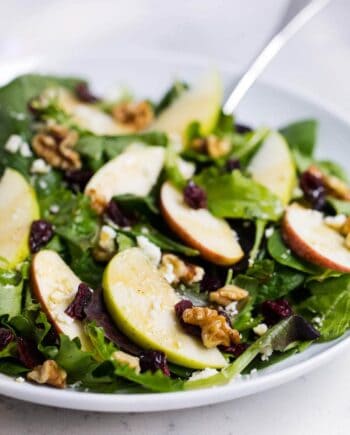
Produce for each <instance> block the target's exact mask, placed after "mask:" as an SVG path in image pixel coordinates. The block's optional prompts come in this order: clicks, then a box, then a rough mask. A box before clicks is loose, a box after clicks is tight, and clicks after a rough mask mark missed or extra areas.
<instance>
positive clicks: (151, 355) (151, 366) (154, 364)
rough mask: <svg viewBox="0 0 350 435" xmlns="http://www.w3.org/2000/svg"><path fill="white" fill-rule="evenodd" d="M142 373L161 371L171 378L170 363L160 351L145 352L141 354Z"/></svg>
mask: <svg viewBox="0 0 350 435" xmlns="http://www.w3.org/2000/svg"><path fill="white" fill-rule="evenodd" d="M140 367H141V372H146V371H148V370H150V371H151V372H155V371H157V370H161V371H162V372H163V373H164V374H165V376H170V370H169V367H168V362H167V359H166V356H165V353H164V352H161V351H158V350H145V351H143V352H142V353H141V354H140Z"/></svg>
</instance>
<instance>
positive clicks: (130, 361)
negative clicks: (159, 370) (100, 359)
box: [112, 350, 141, 373]
mask: <svg viewBox="0 0 350 435" xmlns="http://www.w3.org/2000/svg"><path fill="white" fill-rule="evenodd" d="M112 358H113V359H114V360H115V361H117V362H119V363H120V364H125V365H127V366H129V367H130V368H131V369H134V370H135V371H136V373H140V371H141V367H140V358H138V357H137V356H133V355H130V354H129V353H126V352H122V351H121V350H118V351H117V352H114V353H113V354H112Z"/></svg>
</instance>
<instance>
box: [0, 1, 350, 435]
mask: <svg viewBox="0 0 350 435" xmlns="http://www.w3.org/2000/svg"><path fill="white" fill-rule="evenodd" d="M292 1H296V0H292ZM286 4H287V0H264V1H261V0H245V1H242V0H215V1H210V0H187V1H185V0H178V1H177V2H169V1H165V0H163V1H162V0H138V1H137V0H129V1H128V2H127V3H126V2H122V1H108V0H100V1H99V2H98V1H97V0H96V1H91V0H85V1H82V0H78V1H77V0H76V1H73V0H70V1H67V0H46V1H44V0H2V1H1V3H0V55H1V60H2V61H3V60H5V59H13V58H16V59H20V58H21V57H22V56H25V55H28V54H37V53H38V52H40V53H45V52H46V51H48V50H50V51H51V52H61V51H62V50H65V51H71V52H73V53H74V51H75V50H79V52H81V51H82V50H83V51H85V52H86V55H87V56H88V55H90V54H91V53H93V51H94V50H96V49H98V50H104V51H105V52H106V53H108V52H109V50H118V47H125V46H130V47H146V48H154V47H155V48H162V49H172V50H176V51H184V52H188V53H200V54H204V55H206V56H210V57H213V58H228V59H230V60H233V61H235V62H236V63H237V65H244V64H245V63H246V62H247V61H248V60H249V57H250V55H252V54H253V53H254V51H255V50H256V49H257V48H258V47H259V46H260V45H261V43H262V42H263V41H264V39H265V38H266V37H267V36H268V34H269V32H270V31H271V29H272V28H273V27H274V25H275V24H276V23H277V21H278V19H279V17H280V16H281V14H282V13H283V11H284V10H285V7H286ZM349 22H350V2H349V0H333V2H332V4H331V5H330V6H329V7H328V9H327V10H326V11H324V12H323V13H322V14H321V15H320V16H319V17H317V18H316V19H315V20H314V21H313V22H312V23H310V24H309V25H308V27H307V28H305V29H304V30H303V31H302V32H301V33H300V34H299V35H297V36H296V37H295V39H294V40H293V41H291V42H290V44H289V45H288V47H286V48H285V50H284V51H283V52H282V53H281V54H280V56H279V57H278V59H277V60H275V62H274V63H273V64H272V65H271V67H270V68H269V69H268V71H267V72H266V77H267V78H268V79H269V80H273V81H275V82H278V83H280V84H283V85H284V86H288V87H290V88H292V89H298V90H303V91H305V92H308V93H309V94H311V95H315V96H317V97H318V98H319V99H321V100H323V101H325V102H326V103H327V102H328V103H330V104H331V105H332V106H335V107H338V108H340V109H342V110H343V111H344V112H345V113H347V114H348V115H349V116H350V92H349V84H348V82H349V75H350V74H349V73H350V27H349ZM82 40H84V45H83V46H82V45H81V41H82ZM349 363H350V349H349V350H348V351H347V352H345V353H344V354H343V355H341V356H340V357H338V358H337V359H336V360H334V361H333V362H332V363H331V364H329V365H328V366H326V367H323V368H321V369H318V370H316V371H315V372H313V373H310V374H308V375H307V376H305V377H303V378H301V379H299V380H296V381H294V382H291V383H289V384H286V385H283V386H281V387H278V388H275V389H273V390H270V391H268V392H265V393H261V394H258V395H255V396H252V397H247V398H244V399H240V400H235V401H232V402H228V403H226V404H220V405H215V406H209V407H204V408H198V409H193V410H186V411H176V412H175V411H174V412H164V413H161V414H148V415H146V414H140V415H132V414H119V415H113V414H111V415H103V414H95V413H85V412H75V411H65V410H59V409H53V408H45V407H41V406H36V405H31V404H27V403H22V402H19V401H16V400H11V399H7V398H1V399H0V434H6V435H12V434H16V435H17V434H27V433H28V434H29V433H35V434H37V435H44V434H59V433H70V434H72V435H75V434H97V433H99V434H102V433H103V434H104V433H106V434H111V433H120V434H129V433H130V434H139V435H141V434H168V433H169V434H171V433H174V434H184V435H185V434H196V433H201V434H213V433H219V434H220V435H226V434H240V435H245V434H256V433H259V434H261V435H264V434H269V435H275V434H276V435H277V434H281V433H283V434H285V435H289V434H293V435H295V434H297V435H302V434H307V435H310V434H311V435H313V434H317V435H323V434H324V435H326V434H327V435H338V434H339V435H343V434H344V435H345V434H348V433H350V402H349V400H348V391H349V387H350V372H349Z"/></svg>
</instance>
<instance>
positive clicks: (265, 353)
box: [261, 346, 273, 361]
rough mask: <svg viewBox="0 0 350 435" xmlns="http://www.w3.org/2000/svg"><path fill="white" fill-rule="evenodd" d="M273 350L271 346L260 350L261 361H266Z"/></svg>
mask: <svg viewBox="0 0 350 435" xmlns="http://www.w3.org/2000/svg"><path fill="white" fill-rule="evenodd" d="M272 353H273V350H272V347H271V346H267V347H265V348H264V349H262V350H261V361H268V360H269V358H270V356H271V355H272Z"/></svg>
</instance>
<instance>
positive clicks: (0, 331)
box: [0, 328, 15, 350]
mask: <svg viewBox="0 0 350 435" xmlns="http://www.w3.org/2000/svg"><path fill="white" fill-rule="evenodd" d="M14 338H15V335H14V333H13V332H12V331H11V330H10V329H6V328H0V350H3V349H5V347H6V346H7V345H8V344H9V343H10V342H11V341H13V340H14Z"/></svg>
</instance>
